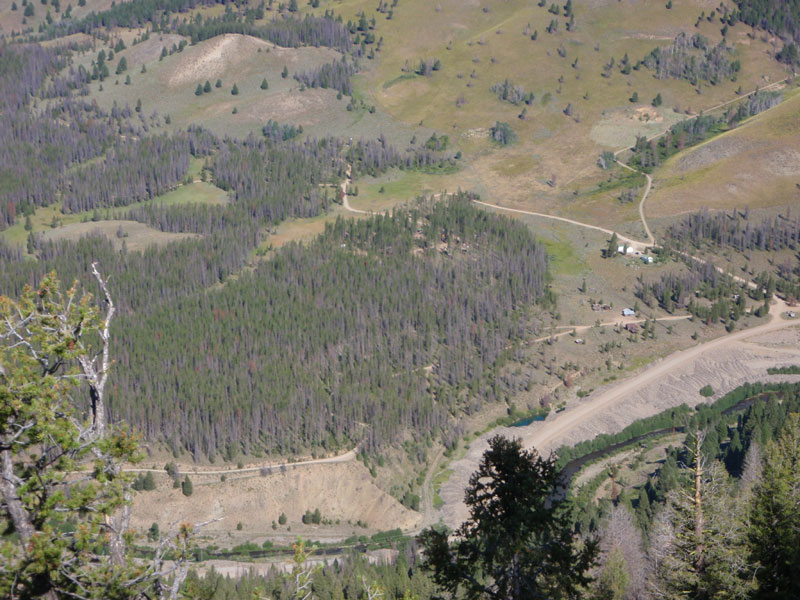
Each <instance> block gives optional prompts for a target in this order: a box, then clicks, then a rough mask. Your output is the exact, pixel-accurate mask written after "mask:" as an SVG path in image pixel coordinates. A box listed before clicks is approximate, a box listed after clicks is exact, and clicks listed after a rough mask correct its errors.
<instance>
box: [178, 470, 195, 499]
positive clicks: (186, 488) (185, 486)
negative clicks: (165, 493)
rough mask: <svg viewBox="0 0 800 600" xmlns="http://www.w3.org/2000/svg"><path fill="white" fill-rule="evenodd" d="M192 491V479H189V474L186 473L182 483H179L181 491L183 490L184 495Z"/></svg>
mask: <svg viewBox="0 0 800 600" xmlns="http://www.w3.org/2000/svg"><path fill="white" fill-rule="evenodd" d="M193 491H194V489H193V487H192V480H191V479H189V476H188V475H187V476H186V478H185V479H184V480H183V483H181V492H183V495H184V496H191V495H192V492H193Z"/></svg>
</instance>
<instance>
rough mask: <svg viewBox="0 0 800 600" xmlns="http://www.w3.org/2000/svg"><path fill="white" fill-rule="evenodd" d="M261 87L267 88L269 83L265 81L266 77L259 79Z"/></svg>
mask: <svg viewBox="0 0 800 600" xmlns="http://www.w3.org/2000/svg"><path fill="white" fill-rule="evenodd" d="M261 89H262V90H266V89H269V84H268V83H267V78H266V77H265V78H264V79H262V80H261Z"/></svg>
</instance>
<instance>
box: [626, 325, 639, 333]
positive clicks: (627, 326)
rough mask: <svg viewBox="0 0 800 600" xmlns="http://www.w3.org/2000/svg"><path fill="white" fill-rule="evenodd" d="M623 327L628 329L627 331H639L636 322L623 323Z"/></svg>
mask: <svg viewBox="0 0 800 600" xmlns="http://www.w3.org/2000/svg"><path fill="white" fill-rule="evenodd" d="M625 329H627V330H628V333H639V326H638V325H637V324H636V323H628V324H627V325H625Z"/></svg>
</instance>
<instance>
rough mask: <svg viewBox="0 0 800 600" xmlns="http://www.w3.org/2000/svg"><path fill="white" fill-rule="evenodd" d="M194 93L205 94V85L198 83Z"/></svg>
mask: <svg viewBox="0 0 800 600" xmlns="http://www.w3.org/2000/svg"><path fill="white" fill-rule="evenodd" d="M194 95H195V96H202V95H203V86H202V85H200V84H199V83H198V84H197V87H196V88H195V89H194Z"/></svg>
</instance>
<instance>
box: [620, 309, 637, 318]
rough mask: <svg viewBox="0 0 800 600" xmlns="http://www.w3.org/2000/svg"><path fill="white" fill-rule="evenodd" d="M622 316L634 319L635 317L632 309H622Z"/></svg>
mask: <svg viewBox="0 0 800 600" xmlns="http://www.w3.org/2000/svg"><path fill="white" fill-rule="evenodd" d="M622 316H623V317H635V316H636V311H635V310H633V309H632V308H623V309H622Z"/></svg>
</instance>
